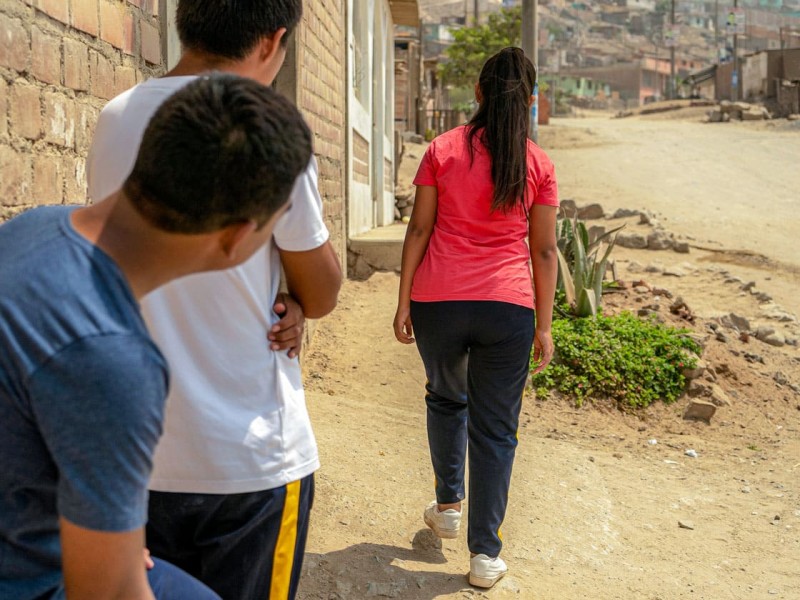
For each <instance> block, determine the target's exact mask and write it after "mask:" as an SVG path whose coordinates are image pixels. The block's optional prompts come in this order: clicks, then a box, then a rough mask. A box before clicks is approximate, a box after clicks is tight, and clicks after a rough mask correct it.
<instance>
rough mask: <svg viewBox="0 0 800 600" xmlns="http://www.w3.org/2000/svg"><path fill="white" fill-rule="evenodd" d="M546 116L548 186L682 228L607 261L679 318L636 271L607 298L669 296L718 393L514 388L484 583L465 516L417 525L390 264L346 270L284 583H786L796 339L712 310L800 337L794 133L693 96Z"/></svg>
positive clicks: (370, 589) (632, 303)
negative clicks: (536, 395) (633, 407)
mask: <svg viewBox="0 0 800 600" xmlns="http://www.w3.org/2000/svg"><path fill="white" fill-rule="evenodd" d="M657 117H658V118H657ZM555 123H556V124H554V125H553V126H551V127H548V128H542V135H541V137H540V141H541V143H542V145H543V146H544V147H545V148H547V149H548V151H549V152H550V153H551V155H552V156H553V158H554V160H555V161H556V164H557V169H558V174H559V178H560V181H561V190H562V196H563V197H565V198H569V197H571V198H575V199H576V200H577V201H578V203H579V204H585V203H588V202H600V203H601V204H602V205H603V206H604V207H605V208H606V211H607V212H609V213H610V212H613V210H614V209H616V208H635V209H645V210H648V211H650V212H651V213H653V214H656V215H658V219H659V221H660V222H661V224H662V226H663V227H664V228H665V229H667V230H669V231H670V232H672V233H674V234H675V235H676V236H678V237H683V238H684V239H690V238H693V239H691V240H690V241H691V243H692V244H693V246H694V247H693V248H692V249H691V252H690V253H689V254H688V255H687V254H676V253H674V252H671V251H665V252H653V251H646V250H640V251H632V250H625V249H619V250H615V252H614V255H615V256H616V259H617V265H616V268H617V274H618V277H619V278H620V279H623V280H627V281H634V280H637V279H638V280H644V281H645V282H646V283H647V284H648V285H650V286H656V287H662V288H666V289H667V290H670V291H671V292H672V293H673V294H675V295H677V294H680V295H681V296H682V297H683V299H684V300H685V302H686V303H687V304H688V305H689V306H690V307H691V309H692V311H693V313H694V315H695V317H696V318H695V320H694V322H693V323H688V322H686V321H683V320H681V319H680V318H679V317H677V316H674V315H671V314H670V313H669V311H668V309H667V308H666V306H667V305H668V304H669V302H670V300H669V299H667V298H666V297H665V296H664V295H663V292H662V293H660V294H653V292H651V291H649V290H648V289H647V288H646V287H644V286H640V287H638V288H636V289H628V290H625V291H623V292H618V293H615V294H612V295H610V296H607V297H606V300H605V302H606V306H607V309H608V310H611V311H614V310H620V309H622V308H628V309H636V308H638V307H641V306H659V305H660V306H664V307H663V308H660V309H658V311H657V312H658V314H659V315H660V316H661V317H662V318H663V319H664V320H666V321H669V322H673V323H675V324H682V325H685V326H687V327H689V328H690V329H693V330H694V331H695V332H696V333H697V334H698V335H699V336H701V337H703V338H704V339H705V340H706V350H705V353H704V359H705V360H706V362H707V363H708V364H709V371H708V372H707V374H706V375H705V378H706V380H707V381H706V383H708V384H710V383H711V381H710V380H712V379H713V380H714V382H715V383H716V384H718V385H719V386H720V387H721V388H722V389H723V390H724V391H725V392H727V394H728V395H729V397H730V402H731V404H730V405H729V406H722V407H720V408H719V409H718V411H717V414H716V415H715V417H714V418H713V419H712V421H711V423H710V424H708V425H707V424H704V423H698V422H693V421H686V420H684V419H683V418H682V416H683V412H684V410H685V407H686V403H687V402H688V400H687V399H685V398H684V399H681V400H679V401H678V402H677V403H675V404H673V405H670V406H664V405H660V406H654V407H651V408H650V409H648V410H645V411H642V412H641V413H638V414H628V413H623V412H620V411H618V410H617V409H616V408H615V407H613V406H611V405H609V404H606V403H603V402H596V403H594V404H590V405H586V406H584V407H583V408H580V409H578V408H575V407H574V406H573V404H572V403H571V402H570V401H569V399H563V398H551V399H548V400H546V401H537V400H534V399H533V398H532V397H530V396H526V398H525V402H524V408H523V416H522V427H521V430H520V446H519V449H518V455H517V461H516V464H515V472H514V478H513V482H512V494H511V501H510V509H509V513H508V516H507V520H506V523H505V524H504V534H505V548H504V551H503V556H504V557H505V559H506V561H507V562H508V564H509V567H510V569H511V570H510V572H509V575H508V576H507V577H506V578H505V579H504V580H502V581H501V582H500V583H499V584H498V585H497V586H496V587H495V589H493V590H491V591H489V592H483V591H480V590H478V589H475V588H471V587H469V586H468V584H467V582H466V578H465V573H466V571H467V570H468V556H469V553H468V550H467V548H466V535H465V533H463V534H462V536H461V537H460V538H459V539H458V540H452V541H450V540H446V541H445V542H444V543H443V544H437V543H436V540H433V539H432V538H431V536H430V535H429V534H428V532H427V529H426V528H425V526H424V525H423V523H422V518H421V514H422V510H423V508H424V507H425V505H426V504H427V503H428V502H429V501H430V499H431V498H432V494H433V489H432V473H431V469H430V462H429V458H428V453H427V444H426V434H425V425H424V403H423V399H422V397H423V393H424V392H423V386H424V374H423V370H422V365H421V363H420V360H419V357H418V355H417V353H416V349H415V348H414V347H413V346H410V347H409V346H403V345H401V344H399V343H397V342H396V341H395V340H394V338H393V335H392V331H391V321H392V317H393V313H394V307H395V299H396V290H397V283H398V278H397V275H396V274H394V273H376V274H374V275H373V276H372V277H371V278H370V279H369V280H367V281H361V282H356V281H348V282H347V283H346V284H345V286H344V289H343V291H342V295H341V298H340V303H339V307H338V308H337V309H336V311H335V312H334V313H333V314H332V315H331V316H329V317H327V318H326V319H324V320H323V321H322V322H321V323H320V324H319V326H318V328H317V331H316V334H315V338H314V343H313V347H312V348H311V350H310V351H309V353H308V354H307V356H306V358H305V363H304V373H305V381H306V390H307V396H308V402H309V408H310V411H311V414H312V419H313V421H314V424H315V429H316V432H317V436H318V442H319V445H320V451H321V455H322V461H323V467H322V469H321V470H320V472H319V474H318V479H317V482H318V488H317V500H316V505H315V509H314V515H313V521H312V530H311V535H310V539H309V543H308V554H307V557H306V564H305V571H304V577H303V582H302V585H301V592H300V595H299V597H300V598H303V599H326V600H328V599H331V600H332V599H347V600H349V599H359V598H372V597H376V598H382V597H386V598H408V599H415V600H428V599H434V598H481V597H486V598H511V597H513V598H523V599H533V598H536V599H558V600H561V599H573V598H586V599H603V600H605V599H617V598H618V599H625V600H628V599H647V600H656V599H658V600H672V599H684V598H685V599H688V598H693V599H698V598H701V599H708V600H717V599H728V598H737V599H738V598H783V599H796V598H800V564H799V561H798V557H800V489H798V483H797V482H798V475H800V435H799V434H800V395H798V393H797V392H796V391H795V389H797V390H800V388H795V389H793V388H792V387H790V384H795V385H796V384H800V360H799V359H798V357H800V352H798V350H797V347H796V346H783V347H780V348H777V347H772V346H769V345H767V344H764V343H762V342H759V341H757V340H755V339H753V338H750V339H749V340H748V341H743V340H741V339H739V337H737V335H738V334H737V333H736V332H735V331H733V330H731V329H727V328H725V326H724V325H722V324H721V323H722V320H721V317H722V316H723V315H726V314H728V313H730V312H736V313H737V314H739V315H741V316H745V317H747V318H748V319H750V320H751V323H752V324H753V326H755V325H757V324H761V323H765V324H771V325H773V326H774V327H775V328H776V329H778V330H780V331H781V332H782V333H783V334H784V335H785V336H787V338H788V339H789V340H792V339H793V338H795V339H796V338H797V337H800V331H798V326H797V322H796V319H795V320H792V319H793V318H794V315H793V313H795V312H796V311H797V304H798V303H797V300H796V296H795V293H796V290H797V289H798V288H797V283H798V279H797V278H798V274H797V273H798V271H797V267H798V265H800V254H798V253H797V252H796V251H794V247H793V245H792V244H791V242H792V241H793V239H792V238H791V237H790V236H792V235H794V234H796V232H797V231H800V229H798V226H797V225H798V219H797V216H796V215H795V214H794V213H793V212H792V210H791V208H792V206H791V205H792V201H794V205H795V206H797V203H798V193H797V190H798V189H800V174H798V169H797V165H798V164H800V131H783V130H781V128H780V127H777V126H775V127H769V126H765V125H764V124H757V125H753V126H750V125H749V124H728V125H704V124H700V123H699V122H697V115H696V114H691V113H690V114H689V118H688V120H687V117H686V115H684V117H683V119H681V118H676V115H670V116H669V117H664V116H662V115H658V116H653V117H651V118H645V117H635V118H630V119H614V120H610V119H597V118H595V119H584V120H571V121H561V120H559V121H556V122H555ZM665 150H667V151H666V152H665ZM721 160H722V164H720V161H721ZM734 166H735V167H736V168H734ZM629 221H630V223H629V227H630V228H631V229H636V228H640V229H641V228H644V229H646V227H649V226H643V225H639V224H638V222H637V221H636V219H629ZM616 222H617V221H607V220H604V221H602V222H598V223H602V224H604V225H606V226H610V225H613V224H615V223H616ZM698 246H702V247H709V248H713V249H714V251H713V252H712V251H703V250H700V249H698ZM648 268H649V270H648ZM676 268H677V269H676ZM665 271H666V272H667V273H665ZM669 271H675V272H677V273H678V276H676V275H670V274H668V272H669ZM737 278H738V280H737ZM749 281H755V282H756V284H755V286H754V288H753V290H752V291H750V290H747V291H746V290H743V289H742V284H743V283H746V282H749ZM755 291H758V292H763V293H765V294H769V295H770V296H772V298H773V300H772V301H769V302H765V301H763V300H764V296H761V297H758V296H757V295H756V294H754V293H753V292H755ZM778 315H780V317H779V316H778ZM780 318H783V319H784V320H782V321H781V320H779V319H780ZM711 325H713V326H715V327H718V330H719V331H720V332H723V333H724V334H725V338H726V339H727V341H720V340H718V339H717V337H716V335H715V332H714V331H713V330H712V329H711V328H710V326H711ZM748 357H749V358H748ZM754 357H757V358H754ZM776 374H780V375H776ZM776 378H777V380H776ZM650 440H656V442H657V443H656V444H651V443H650V442H649V441H650ZM687 449H693V450H695V451H696V453H697V458H691V457H689V456H687V455H686V454H685V451H686V450H687ZM466 508H467V510H469V504H468V503H467V505H466ZM679 521H680V522H682V523H683V524H684V525H686V526H689V527H692V529H687V528H685V527H681V526H680V525H679Z"/></svg>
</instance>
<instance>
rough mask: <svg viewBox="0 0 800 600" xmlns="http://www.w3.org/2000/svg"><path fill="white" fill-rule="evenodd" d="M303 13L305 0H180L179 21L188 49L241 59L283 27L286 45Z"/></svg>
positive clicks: (180, 36) (177, 16) (180, 31)
mask: <svg viewBox="0 0 800 600" xmlns="http://www.w3.org/2000/svg"><path fill="white" fill-rule="evenodd" d="M302 15H303V5H302V1H301V0H225V1H216V0H214V1H212V0H180V1H179V2H178V9H177V14H176V17H175V21H176V25H177V28H178V37H179V38H180V40H181V44H183V46H184V47H185V48H189V49H191V50H200V51H202V52H207V53H209V54H214V55H216V56H222V57H225V58H230V59H235V60H238V59H242V58H244V57H245V56H246V55H247V53H248V52H250V51H251V50H252V49H253V47H254V46H255V45H256V43H257V42H258V41H259V40H260V39H261V38H263V37H264V36H267V35H272V34H273V33H275V32H276V31H278V29H280V28H281V27H285V28H286V35H284V36H283V38H282V40H281V41H282V43H284V44H285V43H286V40H287V39H288V37H289V34H290V33H292V30H293V29H294V27H295V26H296V25H297V23H298V22H299V21H300V17H301V16H302Z"/></svg>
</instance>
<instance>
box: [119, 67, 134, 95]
mask: <svg viewBox="0 0 800 600" xmlns="http://www.w3.org/2000/svg"><path fill="white" fill-rule="evenodd" d="M135 85H136V69H132V68H131V67H117V68H116V69H114V91H115V92H116V93H117V94H121V93H122V92H124V91H125V90H128V89H130V88H132V87H133V86H135Z"/></svg>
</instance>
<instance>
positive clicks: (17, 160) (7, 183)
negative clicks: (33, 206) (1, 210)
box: [0, 144, 31, 206]
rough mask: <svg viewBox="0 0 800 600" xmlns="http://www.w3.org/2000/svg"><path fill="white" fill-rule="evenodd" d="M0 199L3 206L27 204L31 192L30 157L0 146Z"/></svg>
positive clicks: (3, 145)
mask: <svg viewBox="0 0 800 600" xmlns="http://www.w3.org/2000/svg"><path fill="white" fill-rule="evenodd" d="M0 173H2V174H3V176H2V177H0V198H2V199H3V205H4V206H14V205H20V204H27V203H29V202H30V192H31V155H30V154H24V153H22V152H18V151H17V150H16V149H14V148H12V147H11V146H6V145H5V144H0Z"/></svg>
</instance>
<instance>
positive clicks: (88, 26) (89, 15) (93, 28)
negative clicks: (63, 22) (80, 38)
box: [72, 0, 99, 36]
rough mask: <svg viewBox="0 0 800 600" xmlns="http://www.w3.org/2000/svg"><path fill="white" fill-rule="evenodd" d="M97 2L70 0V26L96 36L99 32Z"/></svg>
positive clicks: (92, 0)
mask: <svg viewBox="0 0 800 600" xmlns="http://www.w3.org/2000/svg"><path fill="white" fill-rule="evenodd" d="M97 13H98V10H97V0H72V26H73V27H75V29H80V30H81V31H85V32H86V33H88V34H89V35H94V36H96V35H97V33H98V30H99V20H98V18H97Z"/></svg>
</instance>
